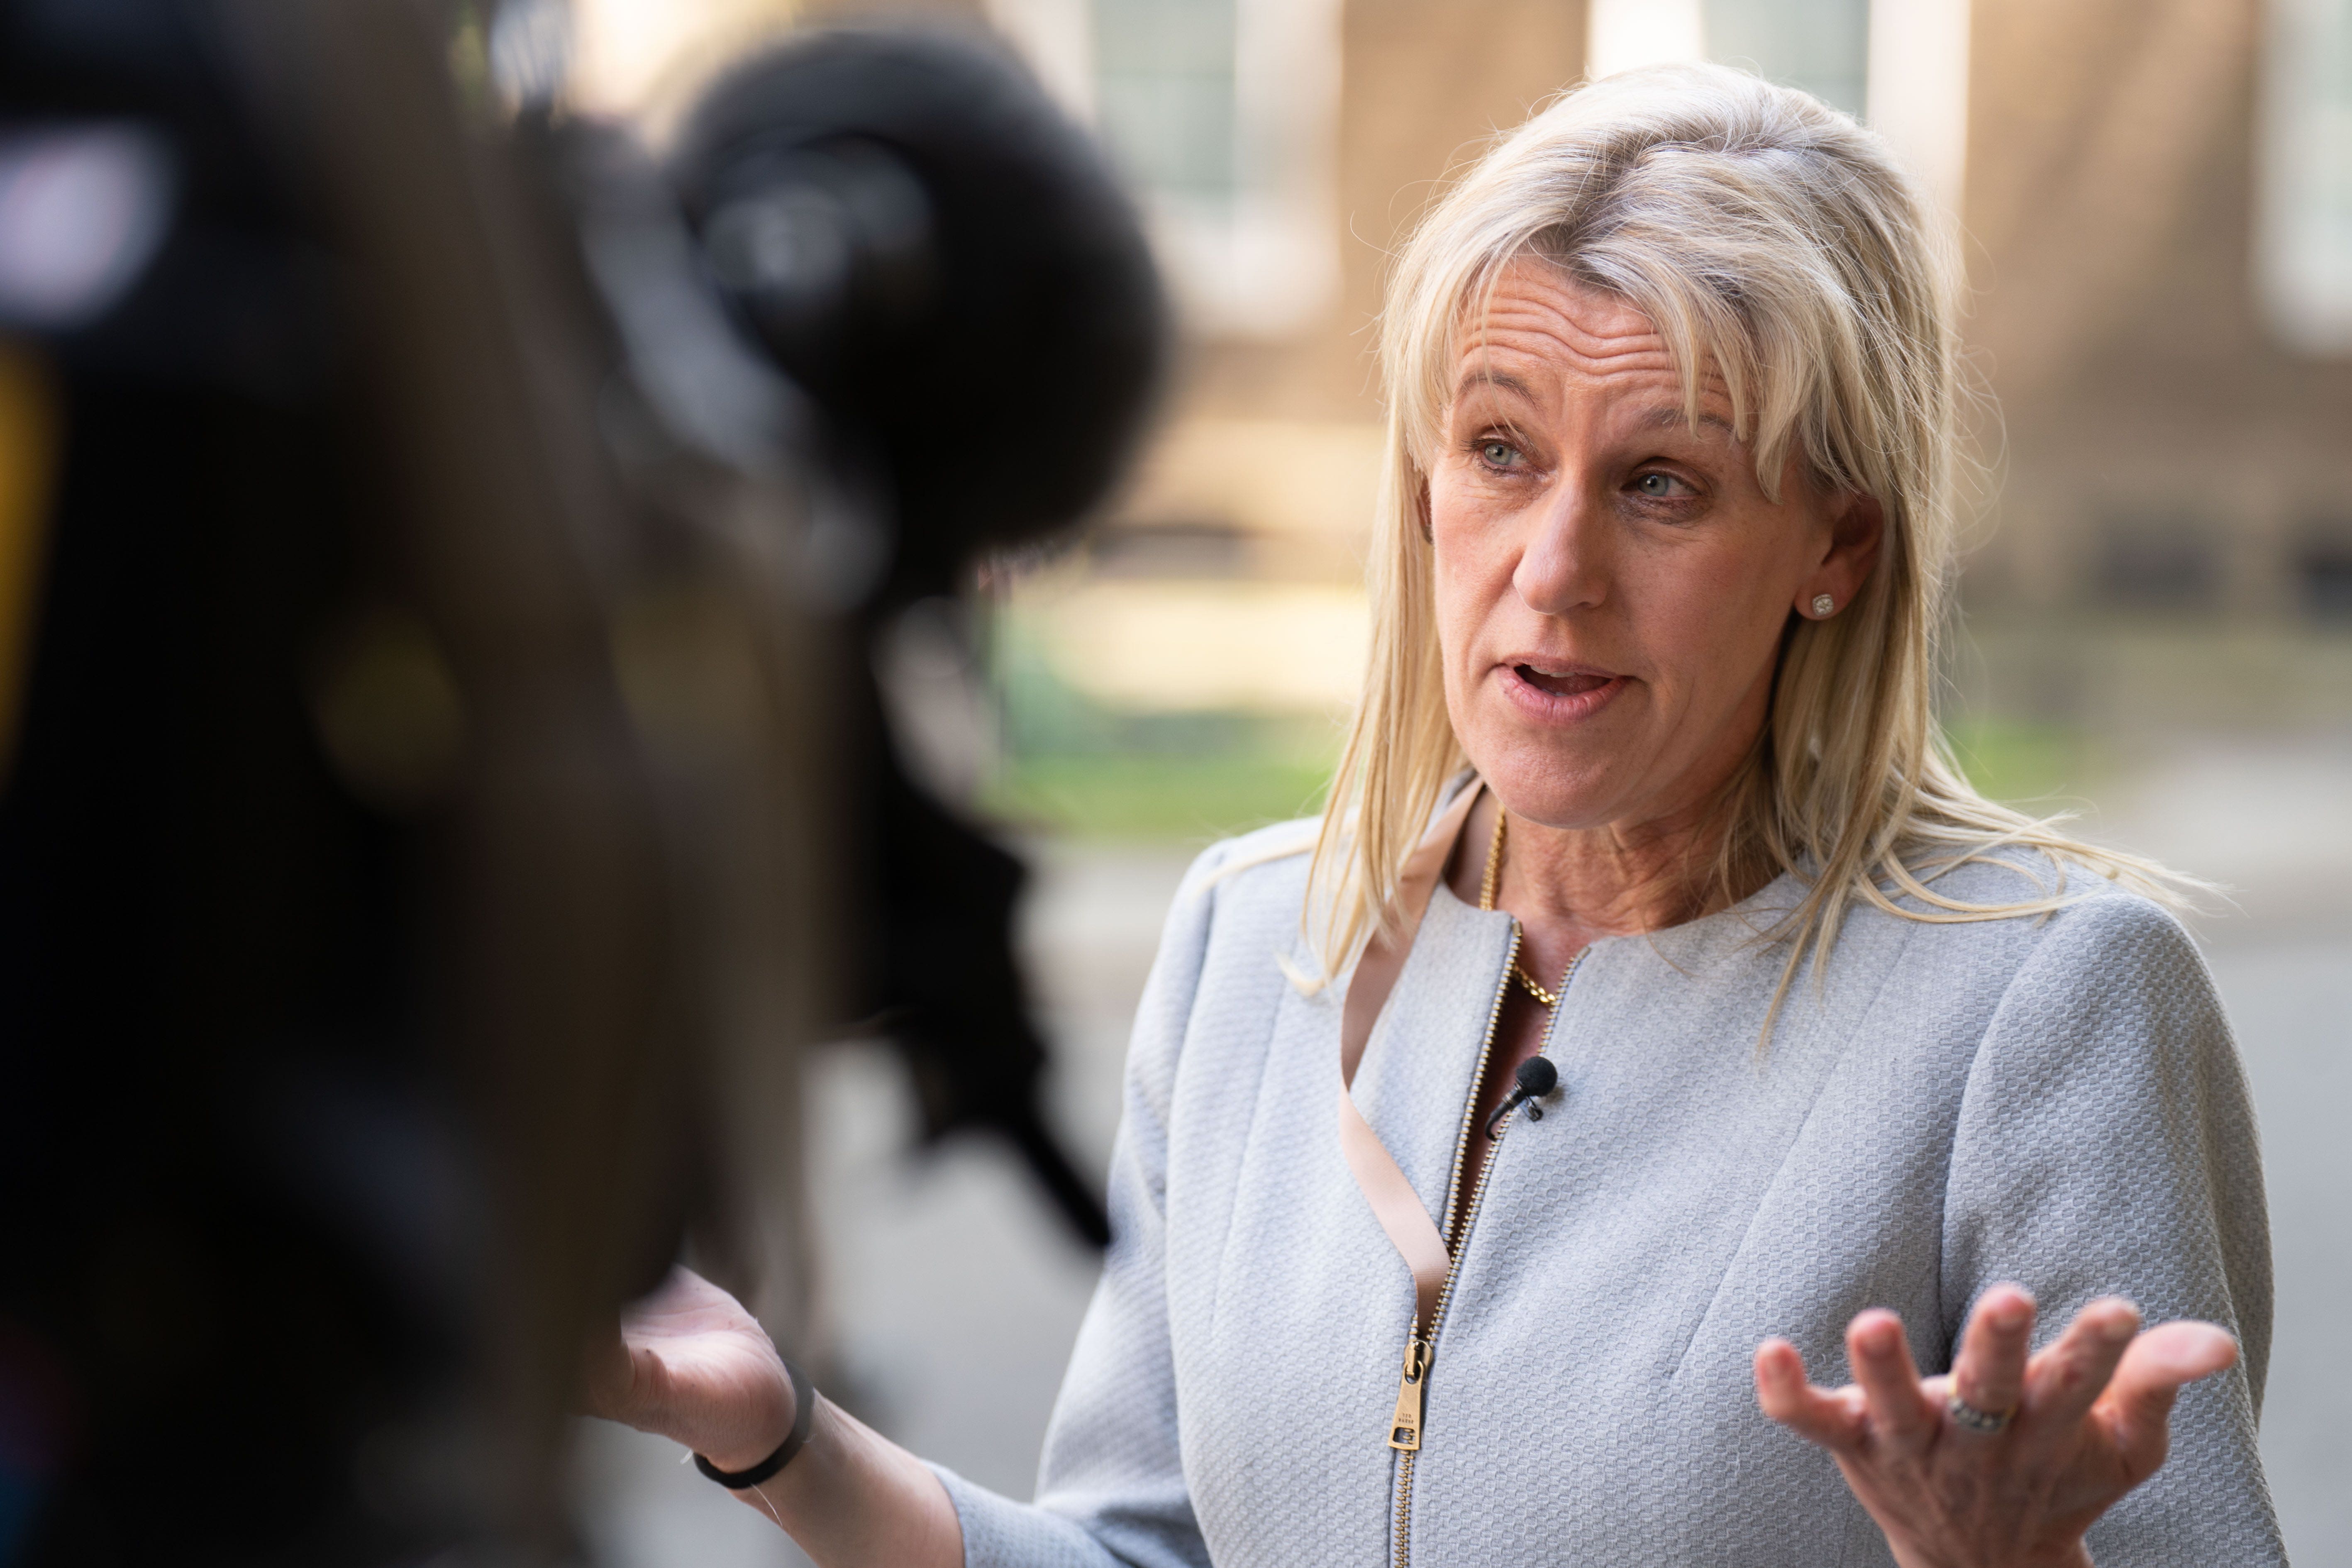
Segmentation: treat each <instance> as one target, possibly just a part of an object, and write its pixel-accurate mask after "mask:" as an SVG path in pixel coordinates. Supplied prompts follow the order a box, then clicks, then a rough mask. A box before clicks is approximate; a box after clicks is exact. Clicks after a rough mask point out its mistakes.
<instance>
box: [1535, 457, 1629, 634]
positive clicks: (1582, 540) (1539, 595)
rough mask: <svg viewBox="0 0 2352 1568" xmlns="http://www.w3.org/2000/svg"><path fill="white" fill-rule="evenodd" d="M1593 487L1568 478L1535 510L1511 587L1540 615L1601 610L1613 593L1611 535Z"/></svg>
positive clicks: (1563, 479) (1559, 614) (1561, 481)
mask: <svg viewBox="0 0 2352 1568" xmlns="http://www.w3.org/2000/svg"><path fill="white" fill-rule="evenodd" d="M1606 523H1607V520H1606V518H1605V516H1604V515H1603V509H1602V506H1601V501H1600V500H1598V499H1597V498H1596V497H1595V496H1594V495H1593V493H1592V489H1591V487H1590V486H1588V485H1585V484H1582V483H1580V482H1578V481H1577V480H1575V479H1570V478H1567V477H1563V478H1562V479H1561V480H1560V482H1559V484H1557V485H1555V486H1554V487H1553V488H1552V489H1550V490H1549V491H1548V492H1547V493H1546V494H1545V496H1544V498H1543V500H1542V501H1541V502H1539V503H1538V506H1537V507H1536V508H1534V509H1532V515H1531V516H1530V518H1529V520H1528V533H1527V540H1526V543H1525V545H1524V547H1523V548H1522V549H1521V550H1520V552H1519V565H1518V570H1517V572H1515V573H1513V574H1512V577H1511V584H1512V586H1513V587H1515V588H1516V589H1517V590H1518V595H1519V597H1520V598H1521V599H1522V600H1524V601H1525V602H1526V604H1527V605H1528V608H1529V609H1531V610H1534V611H1536V612H1537V613H1538V615H1546V616H1564V615H1569V614H1570V613H1572V612H1574V611H1577V610H1589V609H1592V608H1594V607H1596V606H1597V605H1600V604H1601V602H1602V601H1603V600H1605V599H1606V598H1607V597H1608V594H1609V561H1608V553H1609V530H1608V528H1607V526H1606Z"/></svg>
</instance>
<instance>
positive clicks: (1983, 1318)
mask: <svg viewBox="0 0 2352 1568" xmlns="http://www.w3.org/2000/svg"><path fill="white" fill-rule="evenodd" d="M2032 1341H2033V1298H2032V1297H2031V1296H2029V1295H2027V1294H2026V1293H2025V1292H2024V1291H2023V1290H2022V1289H2019V1288H2018V1287H2017V1286H2015V1285H1996V1286H1994V1287H1993V1288H1992V1289H1990V1290H1987V1291H1986V1292H1985V1293H1984V1294H1983V1295H1982V1296H1980V1297H1979V1298H1978V1299H1977V1304H1976V1308H1975V1310H1972V1311H1971V1312H1969V1326H1968V1329H1967V1331H1965V1332H1963V1333H1962V1335H1961V1336H1960V1354H1959V1359H1958V1361H1956V1362H1954V1363H1952V1381H1951V1390H1950V1392H1951V1396H1952V1397H1954V1398H1957V1399H1958V1400H1959V1401H1960V1402H1961V1403H1962V1404H1964V1405H1969V1406H1972V1407H1973V1408H1975V1409H1978V1410H1981V1411H1983V1412H1984V1413H1985V1414H1986V1415H2007V1414H2008V1413H2009V1412H2010V1411H2012V1410H2014V1409H2016V1408H2017V1407H2018V1405H2020V1404H2021V1403H2022V1402H2023V1400H2024V1397H2025V1354H2026V1351H2027V1348H2028V1347H2029V1346H2030V1345H2031V1344H2032Z"/></svg>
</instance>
